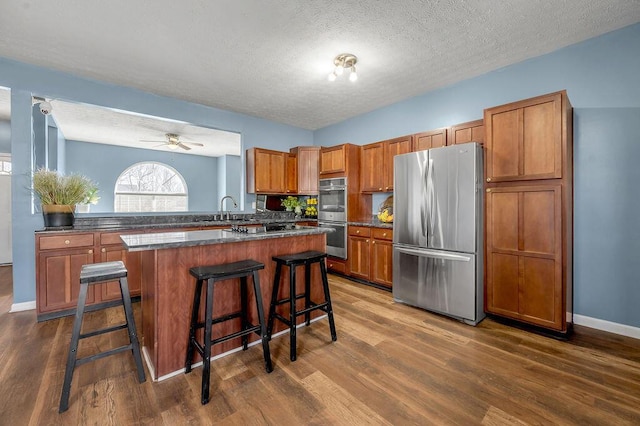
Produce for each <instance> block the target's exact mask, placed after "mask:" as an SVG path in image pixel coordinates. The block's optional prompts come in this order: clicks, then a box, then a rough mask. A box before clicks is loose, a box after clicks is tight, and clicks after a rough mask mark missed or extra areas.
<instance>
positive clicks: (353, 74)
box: [349, 67, 358, 81]
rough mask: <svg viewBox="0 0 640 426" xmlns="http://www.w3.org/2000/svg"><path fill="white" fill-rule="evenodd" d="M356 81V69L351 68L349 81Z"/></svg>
mask: <svg viewBox="0 0 640 426" xmlns="http://www.w3.org/2000/svg"><path fill="white" fill-rule="evenodd" d="M356 80H358V74H356V67H351V74H349V81H356Z"/></svg>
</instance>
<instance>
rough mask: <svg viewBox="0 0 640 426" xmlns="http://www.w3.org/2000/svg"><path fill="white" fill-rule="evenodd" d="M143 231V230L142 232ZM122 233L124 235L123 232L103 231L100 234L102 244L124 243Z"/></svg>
mask: <svg viewBox="0 0 640 426" xmlns="http://www.w3.org/2000/svg"><path fill="white" fill-rule="evenodd" d="M141 233H142V232H141ZM120 235H124V233H122V232H103V233H102V234H100V245H102V246H106V245H109V244H122V240H121V239H120Z"/></svg>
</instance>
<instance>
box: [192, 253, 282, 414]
mask: <svg viewBox="0 0 640 426" xmlns="http://www.w3.org/2000/svg"><path fill="white" fill-rule="evenodd" d="M260 269H264V264H263V263H260V262H256V261H254V260H243V261H240V262H234V263H226V264H222V265H213V266H196V267H194V268H191V269H189V273H190V274H191V275H192V276H194V277H195V278H196V289H195V292H194V296H193V307H192V310H191V324H190V327H189V342H188V344H187V357H186V361H185V374H186V373H189V372H191V361H192V359H193V350H194V349H195V350H197V351H198V353H199V354H200V356H201V357H202V364H203V370H202V394H201V403H202V405H204V404H206V403H208V402H209V377H210V371H211V346H213V345H215V344H217V343H222V342H225V341H227V340H231V339H234V338H236V337H242V349H243V350H247V347H248V343H249V335H250V334H251V333H256V334H257V335H258V336H260V338H261V340H262V351H263V355H264V363H265V369H266V371H267V373H271V372H272V371H273V366H272V364H271V353H270V352H269V340H268V339H267V332H266V325H265V322H264V310H263V308H262V292H261V291H260V278H259V277H258V271H259V270H260ZM249 276H252V277H253V293H254V295H255V298H256V305H257V308H258V322H259V324H258V325H253V324H251V323H250V322H249V318H248V309H247V277H249ZM232 278H240V311H237V312H234V313H231V314H227V315H223V316H220V317H217V318H213V285H214V284H215V283H216V282H220V281H223V280H229V279H232ZM205 280H206V281H207V287H206V288H205V297H206V299H205V318H204V322H199V321H198V314H199V311H200V295H201V293H202V287H203V283H204V281H205ZM234 318H241V321H242V329H241V330H240V331H237V332H235V333H231V334H228V335H226V336H222V337H219V338H217V339H212V338H211V334H212V326H213V324H218V323H221V322H224V321H229V320H231V319H234ZM200 328H204V342H203V344H200V342H198V340H197V339H196V331H197V330H198V329H200Z"/></svg>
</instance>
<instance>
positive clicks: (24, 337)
mask: <svg viewBox="0 0 640 426" xmlns="http://www.w3.org/2000/svg"><path fill="white" fill-rule="evenodd" d="M330 282H331V288H332V298H333V303H334V312H335V315H336V326H337V329H338V341H337V342H335V343H332V342H331V339H330V336H329V327H328V324H327V321H326V320H320V321H318V322H316V323H313V324H312V325H311V326H310V327H307V328H302V329H299V332H298V348H299V352H298V360H297V361H296V362H293V363H292V362H290V361H289V356H288V351H289V345H288V336H287V335H282V336H279V337H276V338H274V339H273V340H272V342H271V352H272V357H273V361H274V371H273V373H271V374H266V373H265V371H264V369H263V359H262V352H261V349H260V346H259V345H257V346H253V347H251V348H250V349H249V350H248V351H246V352H237V353H234V354H231V355H229V356H227V357H224V358H221V359H218V360H215V361H213V362H212V372H211V389H212V391H211V402H210V403H209V404H208V405H206V406H202V405H200V379H201V371H202V369H201V368H195V369H194V370H193V372H192V373H191V374H188V375H184V374H179V375H177V376H176V377H173V378H171V379H168V380H165V381H163V382H159V383H153V382H151V381H149V380H147V382H146V383H143V384H139V383H138V382H137V380H136V373H135V365H134V362H133V357H132V356H131V355H129V354H118V355H115V356H111V357H107V358H104V359H102V360H99V361H96V362H92V363H89V364H86V365H83V366H80V367H78V368H77V369H76V373H75V375H74V378H73V384H72V387H71V398H70V401H69V402H70V408H69V411H67V412H66V413H63V414H58V402H59V398H60V391H61V387H62V379H63V375H64V364H65V359H66V354H67V350H68V345H69V340H70V336H71V327H72V321H73V319H72V318H70V317H68V318H63V319H57V320H51V321H47V322H43V323H37V322H36V319H35V312H34V311H29V312H18V313H12V314H9V313H7V312H8V310H9V308H10V305H11V272H10V267H0V310H1V313H0V330H2V332H1V334H0V395H2V397H1V398H0V424H7V425H9V424H10V425H76V424H78V425H86V424H117V425H133V424H153V425H184V424H192V425H207V424H212V423H214V422H215V423H220V424H230V425H231V424H242V425H244V424H255V425H262V424H273V425H293V424H312V425H328V424H335V425H341V424H345V425H346V424H348V425H357V424H367V425H368V424H392V425H404V424H420V425H427V424H462V425H472V424H484V425H502V424H510V425H513V424H515V425H524V424H563V425H564V424H576V425H587V424H594V425H624V424H629V425H632V424H635V425H638V424H640V341H639V340H635V339H631V338H625V337H622V336H618V335H614V334H609V333H605V332H600V331H597V330H593V329H589V328H585V327H579V326H576V327H575V329H576V330H575V333H574V335H573V336H572V338H571V339H570V341H567V342H562V341H557V340H553V339H550V338H547V337H542V336H539V335H536V334H531V333H528V332H525V331H522V330H518V329H515V328H511V327H508V326H506V325H502V324H499V323H496V322H494V321H492V320H485V321H483V322H482V323H480V325H478V326H477V327H470V326H467V325H464V324H461V323H459V322H456V321H453V320H451V319H448V318H444V317H441V316H438V315H434V314H431V313H428V312H425V311H422V310H419V309H415V308H411V307H408V306H404V305H401V304H397V303H394V302H393V300H392V298H391V295H390V293H388V292H384V291H381V290H377V289H373V288H370V287H365V286H362V285H360V284H356V283H352V282H351V281H348V280H345V279H343V278H339V277H335V276H331V279H330ZM135 306H136V319H137V321H139V318H140V312H139V304H135ZM122 318H123V315H122V314H121V309H120V308H111V309H108V310H105V311H100V312H94V313H90V314H87V315H86V316H85V319H86V322H85V323H86V326H85V327H86V328H85V329H88V328H89V327H91V326H98V325H100V326H102V325H103V324H104V323H105V322H113V323H116V322H119V321H121V320H122ZM125 341H126V332H124V331H123V332H122V335H114V336H113V337H109V336H108V335H106V336H99V337H96V338H94V340H92V339H86V340H83V341H82V342H81V344H80V351H79V352H80V354H79V355H80V356H82V355H83V353H85V354H86V353H89V352H90V351H92V350H96V349H97V348H101V349H104V348H106V347H108V346H110V345H113V344H121V343H124V342H125ZM85 342H86V343H85ZM83 344H84V346H83Z"/></svg>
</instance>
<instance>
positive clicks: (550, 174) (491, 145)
mask: <svg viewBox="0 0 640 426" xmlns="http://www.w3.org/2000/svg"><path fill="white" fill-rule="evenodd" d="M562 121H563V108H562V94H561V93H555V94H551V95H546V96H540V97H537V98H534V99H528V100H525V101H520V102H515V103H513V104H508V105H503V106H499V107H495V108H490V109H487V110H485V113H484V123H485V126H487V129H486V130H487V131H486V137H487V140H486V147H487V163H486V164H487V171H486V175H487V182H502V181H517V180H532V179H556V178H561V177H562V139H563V138H562V132H563V130H562Z"/></svg>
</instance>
